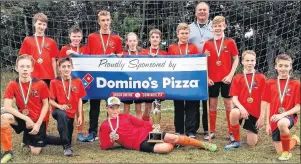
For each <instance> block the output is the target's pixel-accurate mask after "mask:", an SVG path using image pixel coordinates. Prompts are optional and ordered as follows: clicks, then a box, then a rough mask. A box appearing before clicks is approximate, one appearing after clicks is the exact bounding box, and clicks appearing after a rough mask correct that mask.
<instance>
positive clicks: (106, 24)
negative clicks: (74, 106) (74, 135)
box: [87, 10, 122, 141]
mask: <svg viewBox="0 0 301 164" xmlns="http://www.w3.org/2000/svg"><path fill="white" fill-rule="evenodd" d="M98 24H99V27H100V29H99V32H95V33H92V34H90V35H89V36H88V47H89V51H90V54H91V55H110V54H116V55H118V56H122V41H121V38H120V36H118V35H116V34H113V33H112V31H111V14H110V12H108V11H106V10H102V11H100V12H99V13H98ZM100 101H101V100H100V99H90V112H89V119H90V127H89V135H88V137H87V140H88V141H95V140H97V139H98V137H97V129H98V117H99V112H100Z"/></svg>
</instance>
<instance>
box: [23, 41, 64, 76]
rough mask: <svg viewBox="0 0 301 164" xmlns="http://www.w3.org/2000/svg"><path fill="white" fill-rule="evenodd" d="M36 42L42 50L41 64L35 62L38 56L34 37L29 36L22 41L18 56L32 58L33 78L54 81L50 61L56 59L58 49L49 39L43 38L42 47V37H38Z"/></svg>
mask: <svg viewBox="0 0 301 164" xmlns="http://www.w3.org/2000/svg"><path fill="white" fill-rule="evenodd" d="M37 40H38V44H39V46H40V47H41V50H42V55H41V58H42V59H43V63H41V64H39V63H38V62H37V61H38V59H39V57H40V55H39V50H38V46H37V44H36V41H35V37H34V36H29V37H26V38H25V39H24V41H23V43H22V45H21V48H20V52H19V54H20V55H23V54H27V55H31V56H32V57H33V58H34V60H35V64H34V70H33V72H32V74H31V75H32V76H33V77H35V78H39V79H54V72H53V68H52V59H53V58H56V57H57V56H58V54H59V49H58V47H57V45H56V42H55V41H54V40H53V39H51V38H48V37H45V38H44V45H42V40H43V37H42V36H38V37H37ZM41 45H42V46H41Z"/></svg>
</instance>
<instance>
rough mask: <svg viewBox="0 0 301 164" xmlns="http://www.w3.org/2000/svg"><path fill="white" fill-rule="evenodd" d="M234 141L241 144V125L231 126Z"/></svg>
mask: <svg viewBox="0 0 301 164" xmlns="http://www.w3.org/2000/svg"><path fill="white" fill-rule="evenodd" d="M230 128H231V131H232V134H233V137H234V140H235V141H237V142H240V125H239V123H238V124H236V125H230Z"/></svg>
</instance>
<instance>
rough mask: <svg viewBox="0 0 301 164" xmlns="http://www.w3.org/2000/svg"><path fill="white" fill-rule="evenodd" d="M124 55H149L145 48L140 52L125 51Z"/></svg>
mask: <svg viewBox="0 0 301 164" xmlns="http://www.w3.org/2000/svg"><path fill="white" fill-rule="evenodd" d="M122 55H123V56H127V55H131V56H135V55H147V51H146V50H145V49H141V50H139V51H138V52H137V51H123V52H122Z"/></svg>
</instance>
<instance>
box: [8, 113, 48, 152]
mask: <svg viewBox="0 0 301 164" xmlns="http://www.w3.org/2000/svg"><path fill="white" fill-rule="evenodd" d="M15 120H16V122H17V124H18V125H11V127H12V128H13V129H14V130H15V131H16V133H17V134H20V133H21V132H23V142H24V144H26V145H31V146H34V147H44V146H45V138H46V122H45V121H43V122H42V124H41V127H40V131H39V132H38V134H36V135H31V134H28V133H29V132H30V131H31V130H32V129H27V128H26V123H25V121H24V120H22V119H20V118H18V117H15Z"/></svg>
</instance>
